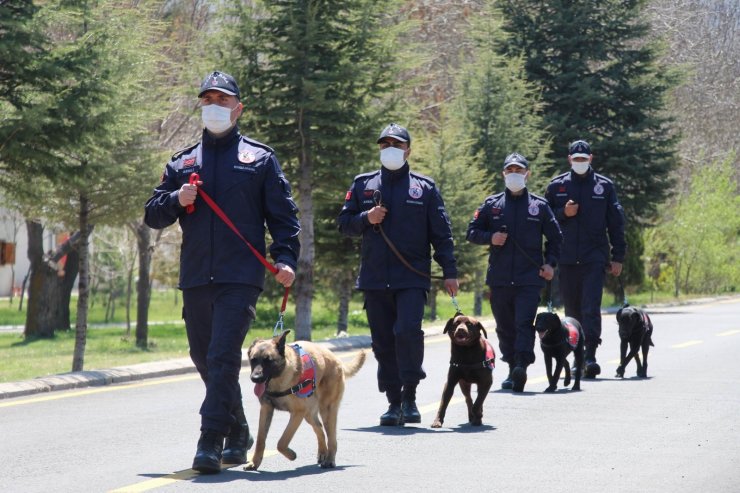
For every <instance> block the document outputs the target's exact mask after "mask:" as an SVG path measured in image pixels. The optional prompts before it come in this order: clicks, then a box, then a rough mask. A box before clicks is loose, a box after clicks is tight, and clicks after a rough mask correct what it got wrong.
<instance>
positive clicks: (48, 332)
mask: <svg viewBox="0 0 740 493" xmlns="http://www.w3.org/2000/svg"><path fill="white" fill-rule="evenodd" d="M26 231H27V232H28V260H29V261H30V263H31V268H30V273H31V278H30V282H29V287H28V310H27V311H26V326H25V330H24V333H23V334H24V336H25V337H26V338H29V337H30V338H33V337H53V336H54V330H55V329H63V328H66V329H67V330H68V329H69V319H67V325H66V327H65V326H64V322H63V320H62V316H63V312H62V310H61V308H62V307H61V303H59V300H60V293H61V282H60V278H59V276H58V275H57V271H56V269H52V268H51V267H49V265H48V264H47V262H46V260H45V259H44V227H43V226H42V225H41V224H40V223H37V222H34V221H27V222H26Z"/></svg>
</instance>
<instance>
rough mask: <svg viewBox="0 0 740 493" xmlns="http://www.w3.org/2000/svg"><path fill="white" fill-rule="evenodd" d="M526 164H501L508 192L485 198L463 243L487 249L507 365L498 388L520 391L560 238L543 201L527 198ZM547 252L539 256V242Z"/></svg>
mask: <svg viewBox="0 0 740 493" xmlns="http://www.w3.org/2000/svg"><path fill="white" fill-rule="evenodd" d="M529 174H530V172H529V162H528V161H527V159H526V158H525V157H524V156H522V155H521V154H518V153H513V154H510V155H508V156H507V157H506V159H505V160H504V171H503V176H504V182H505V185H506V190H504V191H503V192H501V193H497V194H495V195H491V196H489V197H487V198H486V199H485V201H484V202H483V204H482V205H481V206H480V207H478V209H477V210H476V211H475V214H474V215H473V220H472V221H470V224H469V225H468V233H467V239H468V241H470V242H471V243H477V244H479V245H486V246H488V247H489V249H490V255H489V257H488V273H487V275H486V284H487V285H488V286H489V287H490V288H491V311H492V312H493V317H494V319H495V320H496V335H497V336H498V340H499V349H501V360H502V361H505V362H506V363H508V365H509V376H508V377H507V378H506V379H505V380H504V381H503V382H501V388H502V389H512V390H513V391H514V392H522V391H523V390H524V385H525V384H526V383H527V366H529V365H531V364H532V363H534V360H535V355H534V343H535V336H534V318H535V316H536V315H537V306H538V305H539V302H540V291H541V290H542V288H543V287H544V285H545V281H549V280H551V279H552V277H553V275H554V269H555V267H556V266H557V262H558V257H559V255H560V244H561V242H562V241H563V236H562V234H561V232H560V227H559V226H558V222H557V221H556V220H555V216H554V214H553V212H552V210H550V207H549V206H548V205H547V202H546V201H545V199H543V198H542V197H538V196H537V195H534V194H531V193H529V191H528V190H527V179H528V178H529ZM543 237H544V238H545V240H546V241H545V250H544V254H543V251H542V238H543Z"/></svg>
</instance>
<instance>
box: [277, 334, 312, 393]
mask: <svg viewBox="0 0 740 493" xmlns="http://www.w3.org/2000/svg"><path fill="white" fill-rule="evenodd" d="M291 347H292V348H293V350H295V352H296V353H298V357H299V358H300V359H301V367H302V368H303V372H302V373H301V376H300V378H299V379H298V383H297V384H296V385H293V386H292V387H291V388H289V389H287V390H282V391H280V392H270V391H267V392H265V393H266V394H267V395H269V396H270V397H284V396H286V395H290V394H293V395H295V396H296V397H311V396H312V395H313V392H314V389H315V388H316V365H315V364H314V361H313V358H311V355H310V354H308V353H307V352H306V351H305V350H304V349H303V348H302V347H301V346H300V345H299V344H292V345H291Z"/></svg>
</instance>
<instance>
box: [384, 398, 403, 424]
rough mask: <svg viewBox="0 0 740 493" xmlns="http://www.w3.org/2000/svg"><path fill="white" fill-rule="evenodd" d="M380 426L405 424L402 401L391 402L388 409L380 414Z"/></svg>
mask: <svg viewBox="0 0 740 493" xmlns="http://www.w3.org/2000/svg"><path fill="white" fill-rule="evenodd" d="M380 426H403V411H401V403H400V402H396V403H393V402H392V403H391V405H390V406H388V410H387V411H386V412H385V413H383V414H382V415H381V416H380Z"/></svg>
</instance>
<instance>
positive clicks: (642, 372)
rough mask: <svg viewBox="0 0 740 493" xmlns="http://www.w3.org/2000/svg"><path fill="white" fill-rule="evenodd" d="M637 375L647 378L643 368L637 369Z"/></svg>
mask: <svg viewBox="0 0 740 493" xmlns="http://www.w3.org/2000/svg"><path fill="white" fill-rule="evenodd" d="M637 376H638V377H640V378H647V372H646V371H645V370H639V371H638V372H637Z"/></svg>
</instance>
